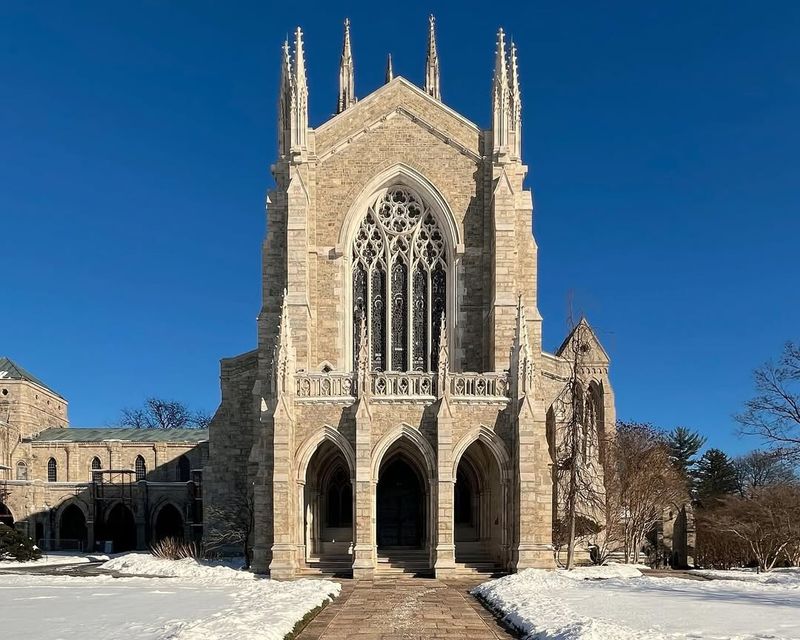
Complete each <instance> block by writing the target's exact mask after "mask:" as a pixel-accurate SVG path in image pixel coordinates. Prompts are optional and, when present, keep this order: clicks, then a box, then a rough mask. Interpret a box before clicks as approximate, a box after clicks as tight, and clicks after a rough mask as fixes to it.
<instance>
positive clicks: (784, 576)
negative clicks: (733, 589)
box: [690, 567, 800, 589]
mask: <svg viewBox="0 0 800 640" xmlns="http://www.w3.org/2000/svg"><path fill="white" fill-rule="evenodd" d="M690 573H693V574H694V575H698V576H705V577H706V578H712V579H714V580H738V581H742V582H753V583H757V584H763V585H775V586H780V587H785V588H789V589H800V568H798V567H790V568H786V569H773V570H772V571H767V572H766V573H758V572H757V571H756V570H755V569H730V570H727V571H726V570H722V569H694V570H692V571H690Z"/></svg>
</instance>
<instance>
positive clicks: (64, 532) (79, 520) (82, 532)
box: [58, 503, 87, 551]
mask: <svg viewBox="0 0 800 640" xmlns="http://www.w3.org/2000/svg"><path fill="white" fill-rule="evenodd" d="M86 538H87V529H86V517H85V516H84V515H83V511H81V508H80V507H79V506H78V505H76V504H74V503H73V504H69V505H67V506H66V507H64V510H63V511H62V512H61V518H60V521H59V526H58V547H59V549H62V550H69V549H77V550H79V551H85V550H86Z"/></svg>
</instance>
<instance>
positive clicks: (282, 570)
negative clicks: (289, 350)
mask: <svg viewBox="0 0 800 640" xmlns="http://www.w3.org/2000/svg"><path fill="white" fill-rule="evenodd" d="M286 402H287V400H286V398H284V397H279V399H278V406H277V408H276V410H275V414H274V416H273V424H274V432H273V442H274V451H273V476H272V523H273V524H272V526H273V531H274V541H273V543H272V562H270V565H269V574H270V576H271V577H272V578H278V579H287V578H293V577H294V575H295V571H296V569H297V563H296V562H295V560H296V548H295V535H294V527H295V518H294V503H295V490H294V485H295V483H294V476H293V474H292V469H293V467H294V465H293V460H294V423H293V421H292V419H291V417H290V414H289V411H288V407H286Z"/></svg>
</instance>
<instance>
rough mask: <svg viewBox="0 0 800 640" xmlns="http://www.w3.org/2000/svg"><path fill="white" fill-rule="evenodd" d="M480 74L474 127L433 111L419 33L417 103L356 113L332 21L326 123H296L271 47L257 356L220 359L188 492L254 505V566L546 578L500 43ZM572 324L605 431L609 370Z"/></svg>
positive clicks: (301, 80)
mask: <svg viewBox="0 0 800 640" xmlns="http://www.w3.org/2000/svg"><path fill="white" fill-rule="evenodd" d="M495 59H496V65H495V74H494V82H493V90H492V96H491V100H490V101H489V102H490V103H491V105H492V120H491V126H490V127H489V128H488V129H482V128H480V127H478V126H477V125H475V124H473V123H472V122H470V121H469V120H468V119H466V118H464V117H463V116H461V115H460V114H458V113H456V112H455V111H454V110H452V109H451V108H449V107H448V106H447V105H445V104H444V103H443V102H442V101H441V99H440V95H441V94H440V90H439V67H438V53H437V51H436V48H435V35H434V33H433V22H432V21H431V31H430V37H429V44H428V57H427V67H428V68H427V70H426V86H425V88H424V90H423V89H420V88H418V87H416V86H414V85H413V84H411V83H410V82H408V81H407V80H405V79H404V78H402V77H400V76H394V75H393V72H392V71H391V70H388V71H387V83H386V84H385V85H384V86H382V87H381V88H379V89H377V90H376V91H374V92H372V93H371V94H369V95H368V96H367V97H365V98H363V99H361V100H358V101H356V99H355V90H354V86H353V85H354V73H353V68H354V67H353V58H352V54H351V52H350V33H349V25H348V26H347V32H346V37H345V44H344V48H343V53H342V69H341V73H340V85H341V86H340V92H339V113H338V114H337V115H336V116H334V117H333V118H331V119H330V120H328V121H327V122H324V123H322V124H321V125H319V126H317V127H313V128H312V127H310V126H309V122H308V100H309V93H308V86H307V82H306V73H305V50H304V43H303V36H302V32H301V31H300V29H298V30H297V32H296V34H295V42H294V49H293V51H292V52H290V49H289V44H288V42H287V43H285V44H284V48H283V61H282V79H281V86H280V92H279V122H278V138H279V145H278V157H277V159H276V162H275V164H274V165H273V166H272V174H273V177H274V180H275V187H274V189H272V190H271V191H270V192H269V194H268V197H267V229H268V232H267V235H266V238H265V241H264V244H263V269H262V280H263V305H262V308H261V312H260V314H259V318H258V346H257V348H256V349H255V350H254V351H251V352H248V353H246V354H243V355H241V356H237V357H234V358H229V359H225V360H223V361H222V367H221V387H222V402H221V405H220V407H219V410H218V411H217V413H216V415H215V417H214V419H213V421H212V423H211V426H210V443H209V447H210V449H209V462H208V465H207V466H206V469H205V482H204V485H203V486H204V499H205V503H206V504H207V505H209V506H214V507H222V506H224V505H225V504H226V503H227V502H229V501H230V500H231V499H232V498H233V497H235V494H237V493H238V492H241V491H246V492H249V491H252V496H253V501H254V502H253V503H254V514H255V517H254V525H255V543H254V559H253V566H254V568H255V569H256V570H257V571H261V572H267V571H269V572H270V573H271V574H272V575H273V576H274V577H281V578H283V577H291V576H294V575H297V574H298V573H304V572H307V571H309V569H311V568H313V567H314V566H320V565H324V564H325V563H326V562H328V563H329V565H330V566H336V564H337V563H339V564H340V565H345V566H347V567H348V568H350V569H351V570H352V574H353V575H354V576H355V577H368V576H371V575H372V574H374V573H375V572H376V571H381V570H388V569H390V568H391V567H393V566H395V565H396V564H398V563H399V564H402V562H406V563H418V564H419V565H420V568H422V569H427V570H432V571H433V572H435V574H436V575H437V576H440V577H441V576H449V575H453V574H455V573H458V572H459V571H461V570H463V569H465V568H466V567H468V566H470V565H475V566H492V567H498V568H500V569H502V570H507V571H515V570H519V569H523V568H526V567H551V566H553V554H552V550H551V542H552V520H553V512H554V506H553V505H554V474H553V468H552V467H553V450H554V444H553V442H554V439H555V438H556V435H555V434H556V433H557V431H558V428H559V424H558V415H559V414H558V411H556V410H555V409H554V405H555V404H556V403H557V401H558V399H559V397H560V396H561V395H562V394H563V392H564V387H565V384H566V382H567V380H568V379H569V374H570V371H571V363H570V359H569V358H568V357H567V356H566V354H565V349H566V345H567V344H568V343H569V338H568V340H567V342H565V346H564V347H562V349H560V350H559V351H558V352H557V353H556V354H548V353H545V352H543V351H542V319H541V316H540V314H539V312H538V308H537V278H538V268H537V245H536V241H535V239H534V237H533V235H532V232H531V225H532V216H533V197H532V193H531V191H530V190H528V189H526V188H525V186H524V180H525V176H526V173H527V167H526V166H525V165H524V164H523V162H522V157H521V129H522V125H521V97H520V89H519V77H518V68H517V53H516V50H515V49H514V47H513V45H511V48H510V50H509V51H507V48H506V44H505V40H504V35H503V33H502V31H501V32H500V33H499V34H498V40H497V49H496V52H495ZM487 98H488V97H487ZM376 254H377V255H378V257H377V258H376ZM426 260H427V262H425V261H426ZM364 265H366V266H364ZM398 265H404V266H398ZM420 265H421V266H420ZM361 270H363V273H362V271H361ZM437 270H438V271H437ZM417 273H419V274H420V275H419V278H420V279H419V280H417V277H418V276H417ZM437 305H439V306H437ZM583 324H584V326H585V329H586V332H587V333H586V335H588V336H589V338H588V340H587V346H586V349H585V350H584V353H583V355H582V358H581V366H580V378H581V381H582V383H583V384H584V386H585V389H586V393H587V394H588V393H591V394H592V398H593V401H594V403H595V405H594V406H596V407H597V411H596V417H597V419H596V423H595V424H594V425H593V428H595V429H597V430H600V431H605V429H606V428H607V425H613V424H614V420H615V413H614V398H613V392H612V389H611V384H610V380H609V375H608V370H609V359H608V356H607V355H606V353H605V351H604V350H603V348H602V346H600V344H599V342H598V341H597V338H596V336H595V335H594V333H593V332H592V331H591V329H590V328H589V327H588V325H586V324H585V322H584V323H583ZM386 369H389V370H386ZM207 526H209V527H212V528H213V527H214V526H215V523H214V522H213V519H211V520H210V521H209V522H208V523H207ZM397 557H399V558H400V560H398V561H397V562H394V561H393V560H394V559H396V558H397Z"/></svg>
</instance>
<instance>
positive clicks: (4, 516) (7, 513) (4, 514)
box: [0, 502, 14, 527]
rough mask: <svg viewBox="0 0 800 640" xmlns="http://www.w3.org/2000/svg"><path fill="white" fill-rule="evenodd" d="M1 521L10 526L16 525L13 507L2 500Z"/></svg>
mask: <svg viewBox="0 0 800 640" xmlns="http://www.w3.org/2000/svg"><path fill="white" fill-rule="evenodd" d="M0 523H2V524H4V525H6V526H9V527H13V526H14V516H13V515H11V509H9V508H8V507H7V506H6V505H4V504H3V503H2V502H0Z"/></svg>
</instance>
